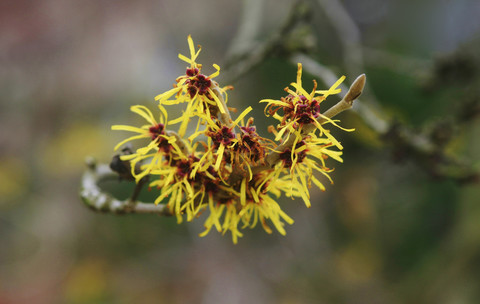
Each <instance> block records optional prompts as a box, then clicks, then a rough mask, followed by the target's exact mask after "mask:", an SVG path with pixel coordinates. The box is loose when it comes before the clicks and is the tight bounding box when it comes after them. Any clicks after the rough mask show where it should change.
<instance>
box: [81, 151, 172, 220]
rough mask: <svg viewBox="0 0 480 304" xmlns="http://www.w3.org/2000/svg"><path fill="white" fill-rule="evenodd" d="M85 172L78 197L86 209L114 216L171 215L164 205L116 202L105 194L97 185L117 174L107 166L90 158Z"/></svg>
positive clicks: (128, 201) (129, 200)
mask: <svg viewBox="0 0 480 304" xmlns="http://www.w3.org/2000/svg"><path fill="white" fill-rule="evenodd" d="M86 163H87V170H86V171H85V173H84V174H83V177H82V186H81V189H80V197H81V198H82V200H83V202H84V203H85V205H86V206H87V207H89V208H90V209H92V210H95V211H99V212H108V213H115V214H126V213H154V214H159V215H166V216H169V215H172V214H171V212H170V210H169V209H168V208H167V207H166V205H163V204H159V205H155V204H149V203H142V202H139V201H132V200H131V199H127V200H123V201H122V200H118V199H116V198H114V197H113V196H112V195H110V194H108V193H105V192H104V191H103V190H102V189H100V187H99V186H98V184H99V183H100V182H101V181H104V180H108V179H112V178H116V179H118V178H119V177H118V174H117V173H115V172H113V171H112V170H111V169H110V167H109V166H108V165H105V164H97V163H96V161H95V160H94V159H92V158H89V159H88V160H87V161H86Z"/></svg>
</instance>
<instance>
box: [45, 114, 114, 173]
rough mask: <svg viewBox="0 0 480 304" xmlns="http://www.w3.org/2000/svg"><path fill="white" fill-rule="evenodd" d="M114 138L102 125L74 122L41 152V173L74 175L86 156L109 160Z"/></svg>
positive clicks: (80, 168) (80, 169)
mask: <svg viewBox="0 0 480 304" xmlns="http://www.w3.org/2000/svg"><path fill="white" fill-rule="evenodd" d="M112 145H113V141H112V140H111V139H109V138H108V137H107V133H106V132H105V126H103V125H92V124H89V123H87V122H76V123H73V124H72V125H70V126H67V127H65V128H64V129H63V130H62V131H61V132H60V133H59V134H58V135H57V136H56V137H54V138H52V139H51V141H50V142H49V143H47V145H46V146H45V148H44V150H43V151H42V152H43V153H41V154H40V155H41V157H42V162H41V165H42V166H43V170H44V172H46V173H47V174H51V175H55V176H64V175H71V174H77V173H79V172H82V170H83V169H84V166H85V165H84V161H85V158H86V157H87V156H94V157H95V158H98V159H101V160H106V161H108V160H109V159H110V158H111V156H112V148H111V146H112Z"/></svg>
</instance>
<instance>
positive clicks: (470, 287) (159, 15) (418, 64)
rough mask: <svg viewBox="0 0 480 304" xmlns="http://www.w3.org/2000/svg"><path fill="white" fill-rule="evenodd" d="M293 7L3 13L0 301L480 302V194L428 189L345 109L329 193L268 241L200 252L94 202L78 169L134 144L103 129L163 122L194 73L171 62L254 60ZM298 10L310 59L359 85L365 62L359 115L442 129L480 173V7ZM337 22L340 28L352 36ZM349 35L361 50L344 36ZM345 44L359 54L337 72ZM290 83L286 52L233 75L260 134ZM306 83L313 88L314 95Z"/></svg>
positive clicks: (258, 238)
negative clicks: (192, 56)
mask: <svg viewBox="0 0 480 304" xmlns="http://www.w3.org/2000/svg"><path fill="white" fill-rule="evenodd" d="M257 2H258V3H257ZM259 3H260V4H259ZM292 4H293V1H288V0H265V1H248V0H246V1H243V2H242V1H214V0H205V1H193V0H185V1H176V0H163V1H151V0H140V1H108V0H102V1H92V0H87V1H73V0H66V1H56V0H44V1H24V0H21V1H14V0H5V1H2V3H1V4H0V303H2V304H4V303H479V302H480V198H479V197H480V189H479V186H478V185H479V184H478V181H475V180H474V179H473V180H472V179H469V180H466V181H465V180H463V182H462V181H459V179H458V178H457V179H456V178H451V177H448V176H447V177H444V176H442V175H441V174H432V170H429V169H431V168H429V167H428V166H429V165H428V164H427V165H425V164H424V165H422V162H421V161H419V160H418V159H415V155H413V154H414V153H413V152H411V151H409V150H408V149H407V150H401V151H398V149H396V146H395V145H392V144H389V143H388V141H386V140H385V136H380V135H381V134H378V133H376V132H375V131H372V130H371V129H370V128H369V127H368V126H367V125H366V124H364V122H363V119H362V117H361V116H359V115H357V114H356V113H355V112H353V111H351V112H349V113H342V114H341V116H340V117H339V118H341V119H342V123H343V125H344V126H345V127H355V128H357V131H356V132H354V133H344V132H341V131H340V130H334V131H333V132H335V134H336V135H337V136H339V137H340V138H341V140H342V142H343V144H344V146H345V150H344V158H345V161H344V164H342V165H340V164H335V166H336V171H335V173H334V174H333V178H334V180H335V185H333V186H329V187H328V188H327V191H326V192H324V193H321V192H319V191H317V190H312V196H313V199H312V201H313V206H312V208H310V209H307V208H305V206H304V204H303V203H302V202H301V201H299V200H295V201H290V200H282V201H281V202H282V206H284V209H285V210H286V211H287V213H288V214H289V215H291V217H292V218H293V219H294V220H295V224H294V225H292V226H289V227H287V235H286V236H285V237H283V236H280V235H278V234H276V233H274V234H273V235H267V234H266V233H264V232H263V230H262V229H261V228H258V229H253V230H252V231H245V236H244V237H243V238H242V239H241V240H240V241H239V244H237V245H233V244H232V242H231V240H230V238H229V237H228V236H225V237H222V236H219V235H218V234H216V233H215V232H211V233H210V234H209V235H208V236H207V237H205V238H199V237H198V236H197V235H198V233H200V232H201V231H202V230H203V229H202V224H201V222H202V221H201V220H200V221H196V222H193V223H187V224H182V225H177V224H176V220H175V219H174V218H162V217H159V216H154V215H125V216H115V215H108V214H100V213H95V212H93V211H91V210H89V209H87V208H86V207H85V206H84V205H83V204H82V202H81V200H80V198H79V196H78V192H79V187H80V180H81V176H82V172H83V171H84V169H85V165H84V159H85V157H86V156H88V155H90V156H94V157H95V158H96V159H97V160H98V161H99V162H106V163H108V162H109V161H110V158H111V157H112V155H113V151H112V149H113V146H114V145H115V143H116V142H118V141H119V140H120V139H122V138H124V136H125V135H126V134H122V132H112V131H111V130H110V126H111V125H112V124H118V123H121V124H124V123H125V124H135V123H136V122H138V120H137V117H135V115H134V114H132V113H130V112H129V110H128V109H129V106H130V105H133V104H143V105H149V106H151V107H153V105H154V101H153V97H154V96H155V95H157V94H159V93H161V92H163V91H165V90H166V89H168V88H171V86H172V83H173V81H174V79H175V78H176V77H177V76H178V75H180V74H181V73H183V72H184V68H185V64H184V63H183V62H181V61H180V60H178V58H177V54H178V53H179V52H182V53H184V54H185V53H186V52H187V50H188V48H187V43H186V37H187V35H189V34H191V35H192V36H193V38H194V41H195V43H198V44H201V45H202V47H203V51H202V53H201V56H200V59H199V61H200V62H202V63H203V64H204V67H205V71H206V73H207V74H208V73H209V72H211V71H213V69H212V68H211V64H212V63H217V64H219V65H220V66H221V67H223V66H224V65H226V63H228V60H229V58H230V60H231V58H235V57H234V56H233V55H234V54H236V53H241V52H244V51H246V52H247V54H248V52H249V48H251V47H252V45H243V44H242V43H239V42H238V41H240V42H241V41H242V40H241V39H239V38H238V37H239V33H243V35H246V36H245V37H243V38H245V39H246V41H250V42H252V41H253V42H254V43H253V47H255V43H256V44H258V45H261V44H262V43H263V42H264V41H266V40H268V39H269V38H270V37H272V35H274V34H275V33H278V29H279V28H281V27H282V24H283V23H284V21H285V20H286V19H287V18H288V16H289V12H290V11H291V8H292ZM305 5H307V6H308V12H309V13H308V16H307V17H308V22H307V20H305V22H304V23H303V24H301V25H300V27H299V28H300V30H299V33H302V31H308V35H307V36H308V41H310V42H311V45H310V49H309V51H310V52H311V54H313V55H312V56H314V58H315V59H316V60H318V61H319V62H321V63H322V64H323V65H325V66H328V67H329V68H331V69H332V70H333V71H334V72H335V73H337V74H338V75H339V76H340V75H341V74H345V75H346V76H347V83H351V81H352V80H353V79H354V78H355V77H356V76H357V75H358V74H355V72H356V71H355V70H356V69H359V67H361V69H362V71H358V72H360V73H361V72H365V73H366V74H367V78H368V84H369V86H368V88H367V89H366V92H365V94H364V96H362V97H363V100H364V101H365V103H370V104H376V106H377V108H378V109H380V110H381V111H382V113H383V114H382V115H385V117H387V119H386V120H387V121H389V122H390V121H394V120H395V121H398V122H401V124H402V125H404V126H406V127H408V128H410V129H411V130H418V132H419V133H422V132H424V133H425V134H426V133H428V130H429V128H433V129H435V127H436V126H439V125H442V126H443V125H447V126H449V127H448V128H447V129H448V132H450V133H448V132H447V133H448V134H449V136H450V137H448V140H446V142H445V144H444V146H445V151H446V152H445V153H447V154H448V155H450V156H453V157H455V158H458V159H461V160H462V161H465V163H466V164H467V167H469V168H471V169H472V170H477V172H478V170H479V169H480V168H479V160H480V157H479V156H480V141H479V137H480V123H479V120H478V119H476V116H475V114H478V100H479V99H480V98H479V96H480V93H479V92H478V88H479V87H480V85H479V81H478V79H479V74H480V70H479V66H480V64H479V61H480V60H479V58H478V56H479V54H480V48H479V47H478V46H479V45H480V43H479V39H480V37H479V33H480V21H479V20H480V19H479V18H478V16H480V3H479V2H478V1H475V0H457V1H434V0H424V1H401V0H387V1H381V0H369V1H355V0H345V1H333V0H328V1H327V0H321V1H320V0H319V1H306V3H305ZM332 11H334V12H333V13H335V12H336V13H338V12H343V13H347V16H346V17H345V16H343V18H346V19H345V20H342V21H345V22H340V24H344V25H345V26H347V31H346V32H345V33H344V34H339V31H338V26H339V25H338V22H337V25H335V24H334V23H335V22H332V19H331V18H329V17H328V16H331V14H332ZM329 14H330V15H329ZM307 17H305V19H307ZM245 20H247V21H245ZM349 22H353V27H350V29H351V28H354V29H356V30H358V32H356V34H358V36H355V35H353V36H352V37H349V36H348V33H352V32H348V26H352V24H349ZM309 25H313V26H310V28H308V26H309ZM249 26H250V27H251V28H252V29H248V27H249ZM242 27H247V29H245V28H243V29H242ZM249 31H251V32H250V36H248V35H247V34H246V33H249ZM252 33H253V34H252ZM354 34H355V33H354ZM356 38H358V40H355V39H356ZM285 39H287V38H285ZM289 39H291V37H290V38H289ZM235 41H236V43H235ZM350 42H351V45H350V46H349V47H350V48H353V49H355V51H358V52H360V51H361V52H360V53H361V54H362V58H360V59H359V58H357V59H353V61H349V60H346V59H345V55H346V54H347V53H348V51H346V49H345V46H348V44H349V43H350ZM232 45H233V46H232ZM358 52H357V54H358ZM232 54H233V55H232ZM354 54H355V52H354ZM350 59H351V58H350ZM349 62H350V63H349ZM352 62H353V64H357V65H355V66H351V65H350V64H351V63H352ZM355 62H356V63H355ZM358 62H362V65H358ZM230 63H231V62H230ZM295 71H296V66H295V65H294V64H292V62H291V61H290V60H289V59H288V58H287V56H286V55H285V54H284V53H282V52H280V53H275V54H272V55H271V56H267V58H265V60H262V62H261V64H259V65H258V66H256V67H255V68H254V69H253V70H251V71H249V72H248V73H246V74H244V75H242V76H241V77H240V78H239V79H235V81H234V82H233V83H232V84H233V85H234V86H235V90H234V91H232V92H231V94H230V101H229V102H230V105H231V106H234V107H237V108H239V109H244V108H245V107H247V106H249V105H251V106H254V107H255V112H254V114H253V116H254V117H256V122H257V126H258V129H259V131H260V132H261V133H264V134H265V133H266V128H267V126H268V125H269V124H273V123H274V122H273V120H271V119H270V120H269V119H264V118H262V116H263V109H262V107H261V106H258V105H257V102H258V101H259V100H260V99H262V98H278V97H280V96H282V94H283V88H284V87H285V86H286V85H288V83H290V82H291V81H293V80H294V79H295ZM227 73H228V71H226V74H225V75H228V74H227ZM313 78H314V76H313V75H308V74H306V75H305V83H306V84H307V85H306V86H307V87H309V81H310V79H313ZM315 78H318V77H315ZM218 81H219V82H222V74H221V76H220V77H219V78H218ZM319 82H320V86H322V87H326V86H329V85H331V83H330V84H324V83H322V82H321V81H319ZM222 84H223V85H226V84H227V83H222ZM337 100H338V98H337V97H331V99H330V102H331V104H334V102H336V101H337ZM442 123H444V124H442ZM442 134H443V133H442ZM399 154H400V155H399ZM332 165H333V164H332ZM434 173H435V172H434ZM121 188H123V186H121Z"/></svg>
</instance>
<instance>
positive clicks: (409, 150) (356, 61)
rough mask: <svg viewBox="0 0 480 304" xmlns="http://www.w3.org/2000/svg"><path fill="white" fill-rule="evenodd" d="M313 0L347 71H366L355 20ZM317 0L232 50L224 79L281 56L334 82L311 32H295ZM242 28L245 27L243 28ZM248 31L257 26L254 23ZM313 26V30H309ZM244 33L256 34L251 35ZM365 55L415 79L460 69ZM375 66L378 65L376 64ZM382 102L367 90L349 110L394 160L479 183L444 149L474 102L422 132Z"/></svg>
mask: <svg viewBox="0 0 480 304" xmlns="http://www.w3.org/2000/svg"><path fill="white" fill-rule="evenodd" d="M315 3H316V4H317V5H318V6H319V7H320V8H321V9H322V10H323V11H324V13H325V14H326V16H327V18H328V20H329V22H330V23H331V25H332V26H333V28H334V29H335V31H336V34H337V37H338V38H339V40H340V44H341V45H342V51H343V54H342V55H343V58H344V59H343V62H344V64H345V67H344V68H345V70H347V72H348V73H349V74H353V75H355V74H356V75H358V74H359V71H360V72H362V73H363V71H365V66H364V57H365V56H364V50H365V51H366V52H367V53H369V52H370V51H371V50H370V49H367V48H364V47H363V46H362V45H361V39H360V31H359V29H358V27H357V26H356V24H355V22H354V21H353V20H352V19H351V18H350V16H349V14H348V12H347V11H346V10H345V9H344V7H343V5H342V4H341V3H340V2H339V1H337V0H318V1H316V2H315ZM315 3H311V2H304V1H297V2H296V3H295V4H294V5H293V6H292V9H291V11H290V14H289V16H288V17H287V19H286V20H285V22H284V25H283V26H281V27H280V28H279V29H278V30H277V33H274V34H272V36H271V38H270V39H268V40H267V41H265V42H263V43H260V44H257V46H256V48H255V49H253V50H251V51H249V52H247V53H244V54H243V55H242V54H235V55H234V56H233V58H229V59H227V62H230V65H227V71H226V73H227V74H228V76H227V79H229V80H230V81H234V80H236V79H238V78H240V77H241V76H242V75H243V74H244V73H246V72H248V71H249V70H251V69H253V68H254V67H256V66H258V65H259V64H260V63H262V61H263V60H264V59H265V58H268V57H270V56H275V55H279V54H280V55H281V56H284V57H287V58H290V61H291V62H292V64H296V63H297V62H302V63H303V64H304V67H305V70H306V71H308V72H309V73H311V74H312V75H314V76H317V77H319V78H321V79H322V80H323V81H324V82H325V83H326V84H331V83H333V82H335V80H336V79H338V76H337V75H336V74H335V73H334V72H333V71H332V70H330V69H329V68H328V67H326V66H324V65H322V64H320V63H319V62H318V61H316V60H315V59H313V58H312V57H311V56H310V53H311V49H312V41H311V40H312V35H311V33H310V32H309V31H307V32H305V31H302V32H301V33H302V34H303V35H301V36H299V33H300V32H299V31H297V29H298V28H297V27H298V26H299V25H300V24H305V23H307V24H308V23H309V24H310V27H312V26H313V25H312V23H311V20H310V19H309V14H308V12H310V11H311V10H312V9H315ZM241 28H245V27H242V26H241ZM249 29H250V30H252V31H253V30H255V28H253V27H251V28H249ZM311 30H312V28H310V31H311ZM292 33H295V35H292ZM243 35H244V36H247V37H255V34H254V33H251V34H248V35H247V34H243ZM250 44H253V43H250ZM366 58H367V62H373V61H376V60H377V58H379V60H380V61H381V62H382V63H388V64H387V66H390V67H391V66H394V67H396V69H397V70H398V69H400V70H401V71H402V72H404V73H408V72H409V73H410V74H411V75H412V76H413V77H417V78H418V79H419V80H420V79H424V78H426V77H427V75H428V76H429V77H431V78H433V79H437V78H438V79H440V81H443V80H442V76H445V77H447V75H445V73H444V72H445V71H452V70H453V71H454V72H455V73H456V72H458V71H457V68H456V67H451V66H450V67H449V66H447V67H443V68H442V65H443V66H445V63H442V62H440V63H436V64H432V63H430V62H428V61H424V60H419V59H413V58H405V57H403V56H399V55H394V54H390V53H388V52H380V51H372V53H371V54H369V55H367V56H366ZM373 58H375V60H374V59H373ZM458 62H459V63H460V64H461V63H462V61H461V60H457V63H458ZM376 64H380V63H379V62H376ZM467 66H468V65H467ZM438 79H437V82H438ZM470 80H471V79H470ZM367 87H368V84H367ZM341 88H342V90H343V92H346V91H347V88H348V87H347V86H346V85H345V84H343V85H342V86H341ZM380 104H381V102H378V101H377V100H376V98H375V97H374V94H373V90H372V89H370V90H369V89H368V88H366V92H365V97H364V98H363V99H362V100H361V101H359V102H357V103H356V104H355V106H354V108H353V109H354V111H355V112H356V113H357V114H358V115H359V117H361V119H362V120H363V121H364V123H365V124H366V125H367V126H368V127H369V128H371V129H372V130H373V131H374V132H375V133H376V134H377V136H378V138H379V139H382V140H383V142H384V143H385V144H387V145H388V146H389V147H391V148H392V149H393V154H394V156H395V158H396V159H397V160H403V159H410V160H412V161H414V162H415V163H416V164H417V165H418V167H420V168H422V169H424V170H425V171H426V172H428V173H429V174H431V175H432V176H433V177H435V178H447V179H452V180H455V181H457V182H459V183H477V182H478V181H479V180H480V175H479V171H478V169H476V168H474V166H473V165H472V164H470V163H468V162H466V161H463V160H461V158H459V157H455V156H452V155H449V154H448V153H446V151H445V149H446V146H447V144H448V143H449V142H450V141H451V140H452V139H454V136H455V133H454V130H455V128H457V127H458V126H461V125H465V122H467V119H465V118H468V120H472V119H474V118H475V117H476V116H478V103H477V102H470V103H467V104H465V106H464V107H463V108H462V109H461V110H460V113H459V114H458V115H456V116H455V117H456V118H455V119H454V120H453V121H452V122H451V123H449V124H446V123H444V122H439V123H436V124H435V125H434V126H433V127H432V126H430V125H429V124H427V123H426V124H425V125H424V126H423V127H422V128H421V130H420V131H417V130H414V129H412V128H411V127H410V126H408V125H407V124H405V123H400V122H398V121H396V120H395V119H393V118H392V117H389V116H388V115H387V114H385V110H384V109H382V107H381V106H380ZM475 109H476V110H475ZM462 113H463V114H462ZM468 113H470V114H471V115H468ZM475 113H476V114H475Z"/></svg>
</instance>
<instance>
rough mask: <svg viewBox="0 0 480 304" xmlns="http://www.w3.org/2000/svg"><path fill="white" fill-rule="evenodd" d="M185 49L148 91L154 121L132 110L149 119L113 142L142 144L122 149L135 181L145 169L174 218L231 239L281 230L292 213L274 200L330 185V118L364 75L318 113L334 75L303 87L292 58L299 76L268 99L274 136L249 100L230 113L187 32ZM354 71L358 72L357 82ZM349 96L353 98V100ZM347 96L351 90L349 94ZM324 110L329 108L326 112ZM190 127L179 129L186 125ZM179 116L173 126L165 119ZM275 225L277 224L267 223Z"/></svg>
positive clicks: (333, 154)
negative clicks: (171, 75)
mask: <svg viewBox="0 0 480 304" xmlns="http://www.w3.org/2000/svg"><path fill="white" fill-rule="evenodd" d="M187 42H188V47H189V50H190V56H189V57H187V56H184V55H182V54H179V58H180V59H181V60H182V61H184V62H186V63H188V67H187V68H186V71H185V74H183V75H181V76H179V77H177V78H176V80H175V84H174V86H173V88H172V89H171V90H168V91H166V92H164V93H162V94H159V95H158V96H156V97H155V100H156V102H157V104H156V107H157V109H158V117H159V118H158V119H155V115H154V114H153V113H152V111H150V110H149V109H148V108H146V107H145V106H139V105H137V106H133V107H132V108H131V110H132V111H133V112H134V113H136V114H138V115H140V116H141V117H143V118H144V119H145V120H146V121H147V124H145V125H142V126H139V127H135V126H128V125H114V126H112V129H113V130H120V131H128V132H133V133H135V135H133V136H130V137H128V138H127V139H125V140H123V141H121V142H120V143H119V144H118V145H117V146H116V147H115V149H118V148H120V147H121V146H122V145H124V144H125V143H127V142H135V143H141V142H142V141H143V144H140V146H139V147H137V149H136V150H134V151H133V152H132V153H131V154H128V155H123V156H121V160H122V161H124V162H128V163H129V165H130V168H131V171H132V172H131V173H132V176H134V177H135V180H136V182H137V183H140V181H141V180H143V178H144V177H146V176H148V184H149V190H150V191H152V192H155V193H156V199H155V201H154V203H155V204H165V206H166V207H167V208H168V210H169V212H170V214H172V215H175V216H176V217H177V222H178V223H181V222H183V220H184V219H186V220H187V221H193V220H197V219H198V220H203V221H204V227H205V230H204V231H203V232H202V233H200V234H199V235H200V236H205V235H207V234H208V233H209V232H210V231H211V230H212V229H213V230H216V231H218V232H219V233H221V234H225V233H227V232H229V233H230V234H231V237H232V241H233V242H234V243H237V242H238V239H239V238H240V237H242V236H243V234H244V233H243V230H244V229H247V228H254V227H256V226H257V225H260V226H262V228H263V230H264V231H265V232H267V233H273V231H274V230H276V231H278V233H280V234H282V235H285V234H286V224H290V225H291V224H293V223H294V220H293V219H292V218H291V217H289V216H288V215H287V214H286V213H285V212H284V211H283V210H282V208H281V206H280V204H279V202H278V199H279V198H280V197H281V196H282V195H285V196H287V197H290V198H292V199H295V198H300V199H302V200H303V201H304V203H305V205H306V206H307V207H310V206H311V205H312V204H311V201H310V189H311V186H312V185H315V186H317V187H318V188H320V189H321V190H322V191H325V189H326V187H325V186H324V182H325V181H328V182H330V183H333V181H332V178H331V176H330V175H331V173H332V172H333V168H332V167H331V164H330V163H331V160H335V161H337V162H342V158H341V155H342V151H341V150H342V149H343V147H342V145H341V144H340V141H338V140H337V139H336V138H335V137H334V136H333V135H332V134H331V132H330V129H329V126H335V127H338V128H340V129H341V130H345V131H352V130H347V129H344V128H342V127H340V126H339V125H338V123H337V122H338V121H337V120H332V117H333V116H334V115H336V114H338V113H339V112H341V111H343V110H345V109H348V108H349V107H351V104H352V102H353V100H354V99H355V98H356V97H358V96H359V95H360V93H361V91H362V89H363V85H364V82H365V76H364V75H363V76H360V77H359V78H357V80H356V81H355V83H354V85H352V88H354V89H353V91H352V88H351V89H350V91H349V92H348V93H347V95H346V97H345V98H344V99H342V100H341V101H340V102H339V103H337V104H336V105H334V106H333V107H331V108H330V109H329V110H328V111H327V112H325V111H323V110H324V109H323V102H325V100H326V99H327V97H329V96H330V95H334V94H338V93H340V89H339V88H338V87H339V86H340V84H341V83H342V82H343V81H344V79H345V77H341V78H340V79H339V80H338V81H337V82H336V83H334V84H333V85H332V86H331V87H330V88H329V89H327V90H317V83H316V82H314V84H313V89H312V90H311V91H307V90H306V89H305V88H304V87H303V84H302V65H301V64H298V72H297V78H296V82H294V83H291V84H290V86H291V87H289V88H286V89H285V91H286V93H287V94H286V96H285V97H282V98H280V99H279V100H274V99H262V100H261V101H260V102H262V103H267V106H266V108H265V114H266V115H267V116H271V117H273V118H274V119H276V120H277V121H278V124H277V125H276V126H271V127H270V128H269V131H270V132H272V133H274V135H275V141H272V140H269V139H267V138H264V137H262V136H261V135H259V134H258V131H257V128H256V127H255V125H254V124H253V118H251V117H247V115H248V114H249V113H250V112H251V111H252V107H248V108H247V109H245V110H244V111H243V112H241V113H240V114H239V115H238V116H237V117H234V118H232V117H231V116H230V115H231V114H230V112H229V108H228V107H227V105H226V104H227V93H226V91H227V90H228V89H229V88H231V87H229V86H227V87H223V88H222V87H220V86H219V84H218V83H217V82H216V81H215V80H214V78H216V77H217V76H219V74H220V67H219V66H218V65H216V64H214V65H213V67H214V69H215V72H213V73H212V74H210V75H206V74H203V72H202V65H201V64H199V63H198V62H197V58H198V56H199V54H200V51H201V48H200V47H198V49H196V48H195V46H194V43H193V40H192V38H191V37H190V36H188V38H187ZM359 79H360V80H359ZM352 96H353V98H352ZM347 97H348V98H347ZM172 106H183V108H184V110H183V114H182V115H181V116H180V117H177V118H174V119H170V117H169V115H168V108H169V107H172ZM331 113H334V115H332V114H331ZM192 123H194V124H195V126H194V128H193V130H194V131H193V132H192V133H191V134H186V133H187V129H189V128H188V127H189V126H190V124H192ZM178 124H180V126H179V127H178V129H177V128H175V129H177V130H178V131H174V130H173V128H172V127H174V126H175V125H178ZM272 228H274V229H272Z"/></svg>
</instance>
